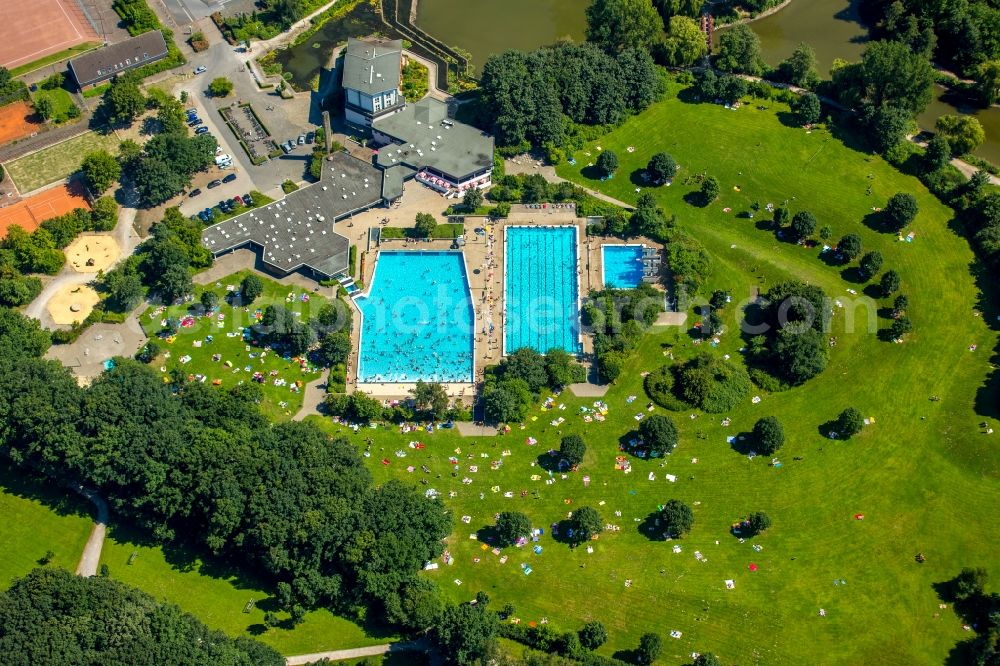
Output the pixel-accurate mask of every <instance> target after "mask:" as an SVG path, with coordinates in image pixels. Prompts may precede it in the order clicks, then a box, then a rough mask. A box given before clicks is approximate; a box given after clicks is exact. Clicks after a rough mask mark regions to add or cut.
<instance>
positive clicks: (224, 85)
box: [208, 76, 233, 97]
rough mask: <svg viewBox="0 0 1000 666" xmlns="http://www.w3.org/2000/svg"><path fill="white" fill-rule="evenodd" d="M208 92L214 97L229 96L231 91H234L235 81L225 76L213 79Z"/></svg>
mask: <svg viewBox="0 0 1000 666" xmlns="http://www.w3.org/2000/svg"><path fill="white" fill-rule="evenodd" d="M208 92H210V93H211V94H212V97H228V96H229V93H231V92H233V82H232V81H230V80H229V79H227V78H226V77H224V76H220V77H218V78H215V79H212V82H211V83H209V84H208Z"/></svg>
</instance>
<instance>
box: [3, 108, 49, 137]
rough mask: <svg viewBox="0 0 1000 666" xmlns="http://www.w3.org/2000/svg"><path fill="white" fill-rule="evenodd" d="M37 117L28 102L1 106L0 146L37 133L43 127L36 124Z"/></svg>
mask: <svg viewBox="0 0 1000 666" xmlns="http://www.w3.org/2000/svg"><path fill="white" fill-rule="evenodd" d="M36 117H37V116H35V110H34V109H33V108H31V105H30V104H28V103H27V102H14V103H13V104H8V105H7V106H0V145H3V144H5V143H7V142H8V141H13V140H15V139H20V138H22V137H26V136H29V135H31V134H32V133H33V132H37V131H38V129H39V128H40V127H41V125H40V124H39V123H37V122H35V118H36Z"/></svg>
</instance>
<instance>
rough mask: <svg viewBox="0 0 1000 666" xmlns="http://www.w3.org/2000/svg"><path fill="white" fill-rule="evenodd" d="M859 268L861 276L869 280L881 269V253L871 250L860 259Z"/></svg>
mask: <svg viewBox="0 0 1000 666" xmlns="http://www.w3.org/2000/svg"><path fill="white" fill-rule="evenodd" d="M860 268H861V274H862V275H863V276H864V277H865V278H866V279H868V280H871V279H872V278H873V277H875V274H876V273H878V272H879V270H880V269H881V268H882V253H881V252H879V251H878V250H872V251H871V252H869V253H867V254H866V255H865V256H863V257H861V264H860Z"/></svg>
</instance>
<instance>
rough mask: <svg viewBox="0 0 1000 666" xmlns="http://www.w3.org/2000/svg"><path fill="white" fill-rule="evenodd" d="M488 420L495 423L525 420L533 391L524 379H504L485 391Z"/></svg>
mask: <svg viewBox="0 0 1000 666" xmlns="http://www.w3.org/2000/svg"><path fill="white" fill-rule="evenodd" d="M483 403H484V404H485V408H486V418H487V419H488V420H490V421H492V422H494V423H518V422H520V421H523V420H524V417H525V416H526V415H527V412H528V405H529V404H530V403H531V389H529V388H528V384H527V382H525V381H524V380H523V379H502V380H500V381H498V382H496V383H495V384H493V385H490V386H487V387H486V389H485V390H484V391H483Z"/></svg>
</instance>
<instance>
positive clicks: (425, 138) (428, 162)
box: [372, 98, 493, 180]
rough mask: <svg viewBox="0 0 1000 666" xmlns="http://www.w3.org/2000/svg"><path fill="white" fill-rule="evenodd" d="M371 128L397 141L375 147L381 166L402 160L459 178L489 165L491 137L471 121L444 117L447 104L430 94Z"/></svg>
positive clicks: (395, 163)
mask: <svg viewBox="0 0 1000 666" xmlns="http://www.w3.org/2000/svg"><path fill="white" fill-rule="evenodd" d="M372 129H373V130H375V131H377V132H382V133H383V134H386V135H388V136H390V137H392V138H393V139H395V140H397V141H400V142H401V145H395V144H389V145H387V146H383V147H382V148H381V149H380V150H379V151H378V164H379V166H381V167H383V168H389V167H392V166H395V165H397V164H405V165H407V166H409V167H412V168H414V169H418V170H419V169H424V168H429V169H434V170H435V171H438V172H440V173H442V174H445V175H447V176H450V177H452V178H453V179H455V180H461V179H463V178H465V177H466V176H470V175H472V174H474V173H475V172H477V171H480V170H483V169H488V168H490V167H491V166H493V137H492V136H490V135H489V134H487V133H486V132H481V131H480V130H478V129H476V128H475V127H472V126H471V125H466V124H465V123H460V122H457V121H454V120H448V106H447V105H446V104H445V103H444V102H441V101H439V100H436V99H433V98H426V99H424V100H422V101H420V102H417V103H416V104H407V105H406V106H405V107H403V109H402V110H400V111H398V112H397V113H394V114H392V115H389V116H386V117H384V118H380V119H378V120H376V122H375V125H374V126H373V127H372Z"/></svg>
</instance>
